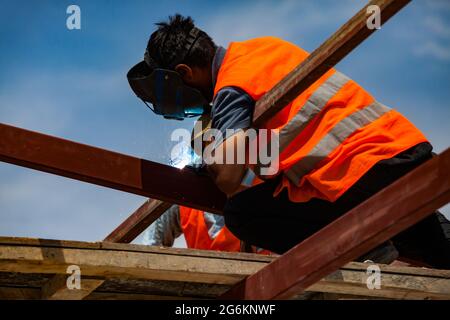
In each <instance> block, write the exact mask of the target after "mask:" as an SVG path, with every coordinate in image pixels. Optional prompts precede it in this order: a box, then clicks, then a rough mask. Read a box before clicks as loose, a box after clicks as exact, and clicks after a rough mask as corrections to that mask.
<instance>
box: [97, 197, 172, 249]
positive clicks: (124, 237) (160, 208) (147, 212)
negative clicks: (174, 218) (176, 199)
mask: <svg viewBox="0 0 450 320" xmlns="http://www.w3.org/2000/svg"><path fill="white" fill-rule="evenodd" d="M172 205H173V204H172V203H170V202H164V201H160V200H155V199H148V200H147V201H146V202H144V203H143V204H142V205H141V206H140V207H139V208H138V209H137V210H136V211H135V212H134V213H133V214H132V215H131V216H129V217H128V218H127V219H126V220H125V221H124V222H122V223H121V224H120V225H119V226H118V227H117V228H116V229H114V231H113V232H111V233H110V234H109V235H108V236H107V237H106V238H105V240H104V241H108V242H121V243H130V242H131V241H133V240H134V239H135V238H137V236H139V235H140V234H141V233H142V232H143V231H144V230H145V229H146V228H147V227H148V226H149V225H151V224H152V223H153V221H155V220H156V219H158V218H159V217H160V216H161V215H162V214H163V213H164V212H165V211H166V210H167V209H169V208H170V207H171V206H172Z"/></svg>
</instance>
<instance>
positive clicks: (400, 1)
mask: <svg viewBox="0 0 450 320" xmlns="http://www.w3.org/2000/svg"><path fill="white" fill-rule="evenodd" d="M409 2H410V0H374V1H370V2H369V3H368V4H367V5H366V6H365V7H364V8H363V9H361V10H360V11H359V12H358V13H357V14H356V15H355V16H353V18H351V19H350V20H349V21H348V22H347V23H345V24H344V25H343V26H342V27H341V28H340V29H339V30H338V31H336V32H335V33H334V34H333V35H332V36H331V37H330V38H328V40H326V41H325V42H324V43H323V44H322V45H321V46H320V47H318V48H317V49H316V50H314V51H313V52H312V53H311V54H310V55H309V56H308V58H307V59H306V60H305V61H303V62H302V63H301V64H299V65H298V66H297V67H296V68H295V69H294V70H293V71H291V72H290V73H289V74H288V75H287V76H286V77H285V78H283V79H282V80H281V81H280V82H279V83H278V84H277V85H275V86H274V87H273V88H272V89H271V90H270V91H269V92H267V93H266V94H265V95H264V96H262V97H261V99H259V100H258V101H257V103H256V106H255V112H254V114H253V124H254V125H255V126H256V127H260V126H262V125H263V124H264V123H265V122H266V121H267V120H269V119H270V118H272V117H273V116H274V115H275V114H276V113H277V112H278V111H280V110H281V109H283V107H285V106H286V105H288V104H289V103H290V102H291V101H292V100H293V99H295V98H296V97H297V96H298V95H299V94H300V93H302V92H303V91H305V90H306V89H307V88H308V87H309V86H311V85H312V84H313V83H314V82H315V81H316V80H317V79H319V78H320V77H321V76H322V75H323V74H325V73H326V72H327V71H328V70H329V69H331V68H332V67H334V66H335V65H336V64H337V63H338V62H339V61H341V60H342V59H343V58H344V57H345V56H346V55H347V54H348V53H350V52H351V51H352V50H353V49H354V48H356V47H357V46H358V45H359V44H360V43H361V42H363V41H364V40H365V39H366V38H368V37H369V36H370V35H371V34H372V33H373V32H374V31H376V29H372V30H371V29H369V28H368V27H367V25H366V20H367V19H368V17H369V16H368V14H367V8H368V6H370V5H377V6H378V7H379V8H380V13H381V15H380V17H381V24H383V23H385V22H386V21H387V20H389V19H390V18H391V17H392V16H393V15H395V14H396V13H397V12H398V11H400V10H401V9H402V8H403V7H404V6H406V5H407V4H408V3H409Z"/></svg>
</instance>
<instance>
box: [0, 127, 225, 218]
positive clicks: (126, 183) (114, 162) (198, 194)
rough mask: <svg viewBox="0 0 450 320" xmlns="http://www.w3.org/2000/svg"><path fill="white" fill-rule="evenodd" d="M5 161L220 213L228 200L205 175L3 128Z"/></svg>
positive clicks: (0, 149) (0, 142) (0, 144)
mask: <svg viewBox="0 0 450 320" xmlns="http://www.w3.org/2000/svg"><path fill="white" fill-rule="evenodd" d="M0 137H2V138H1V139H0V160H1V161H4V162H8V163H12V164H16V165H20V166H23V167H28V168H32V169H36V170H40V171H45V172H49V173H53V174H57V175H60V176H64V177H68V178H72V179H76V180H80V181H85V182H89V183H93V184H96V185H100V186H105V187H108V188H112V189H117V190H121V191H125V192H130V193H134V194H138V195H141V196H145V197H149V198H154V199H159V200H162V201H167V202H171V203H175V204H179V205H184V206H188V207H191V208H196V209H200V210H206V211H208V212H213V213H220V212H221V209H222V208H223V205H224V203H225V195H224V194H223V193H222V192H220V191H219V189H218V188H217V187H216V185H215V184H214V182H213V181H212V180H211V179H210V178H209V177H207V176H205V175H198V174H196V173H195V172H193V171H192V170H190V169H189V168H184V169H178V168H173V167H170V166H166V165H163V164H159V163H156V162H152V161H148V160H145V159H139V158H135V157H132V156H129V155H125V154H120V153H117V152H113V151H108V150H104V149H100V148H96V147H92V146H88V145H85V144H81V143H77V142H73V141H69V140H64V139H60V138H56V137H52V136H49V135H45V134H42V133H37V132H32V131H28V130H25V129H20V128H16V127H13V126H9V125H6V124H0Z"/></svg>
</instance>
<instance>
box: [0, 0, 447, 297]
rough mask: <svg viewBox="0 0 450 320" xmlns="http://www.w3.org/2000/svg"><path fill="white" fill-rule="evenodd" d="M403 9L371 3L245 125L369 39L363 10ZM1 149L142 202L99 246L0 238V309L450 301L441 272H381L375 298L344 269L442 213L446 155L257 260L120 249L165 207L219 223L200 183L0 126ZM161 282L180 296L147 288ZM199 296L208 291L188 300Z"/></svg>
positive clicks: (191, 176) (212, 196)
mask: <svg viewBox="0 0 450 320" xmlns="http://www.w3.org/2000/svg"><path fill="white" fill-rule="evenodd" d="M408 3H409V0H373V1H371V2H370V3H369V4H368V5H367V6H365V7H364V8H363V9H361V10H360V11H359V12H358V13H357V14H356V15H355V16H354V17H353V18H351V19H350V20H349V21H348V22H347V23H346V24H344V25H343V26H342V27H341V28H340V29H339V30H338V31H337V32H336V33H335V34H333V35H332V36H331V37H330V38H329V39H328V40H326V41H325V42H324V43H323V44H322V45H321V46H320V47H319V48H317V49H316V50H315V51H314V52H312V53H311V55H310V56H309V57H308V58H307V59H306V60H305V61H304V62H303V63H301V64H300V65H299V66H298V67H296V68H295V69H294V70H293V71H292V72H291V73H289V74H288V75H287V76H286V77H285V78H284V79H282V80H281V81H280V82H279V83H278V84H277V85H276V86H275V87H274V88H273V89H272V90H270V91H269V92H268V93H267V94H266V95H264V96H263V97H262V98H261V99H260V100H259V101H258V102H257V104H256V107H255V113H254V116H253V122H254V125H255V126H256V127H258V126H260V125H261V124H262V123H264V122H265V121H267V120H268V119H270V118H271V117H272V116H273V115H274V114H276V113H277V112H278V111H280V110H281V108H282V107H283V106H285V105H286V104H287V103H288V102H290V101H291V100H292V99H293V98H294V97H296V96H297V95H298V94H300V93H301V92H302V91H304V90H305V89H306V88H308V87H309V86H310V85H311V84H313V83H314V82H315V81H316V80H317V79H318V78H319V77H320V76H322V75H323V74H324V73H325V72H326V71H327V70H329V69H330V68H332V67H333V66H334V65H335V64H336V63H338V62H339V61H340V60H341V59H342V58H344V57H345V56H346V55H347V54H348V53H349V52H351V51H352V50H353V49H354V48H355V47H357V46H358V45H359V44H360V43H361V42H362V41H364V40H365V39H366V38H367V37H369V36H370V34H372V33H373V32H374V31H375V30H376V29H369V28H368V27H367V25H366V19H367V8H368V6H370V5H377V6H378V7H379V8H380V13H381V22H382V23H384V22H386V21H387V20H388V19H389V18H391V17H392V16H393V15H395V14H396V13H397V12H398V11H400V10H401V9H402V8H403V7H404V6H405V5H406V4H408ZM0 137H1V138H0V160H1V161H4V162H8V163H11V164H15V165H19V166H23V167H28V168H32V169H36V170H40V171H44V172H49V173H52V174H56V175H60V176H64V177H68V178H72V179H76V180H79V181H84V182H88V183H93V184H96V185H100V186H104V187H108V188H113V189H117V190H121V191H124V192H129V193H134V194H138V195H142V196H146V197H149V198H151V199H149V200H148V201H147V202H145V203H144V204H143V205H142V206H141V207H140V208H138V209H137V210H136V211H135V212H134V213H133V214H132V215H131V216H130V217H129V218H128V219H126V220H125V221H124V222H123V223H122V224H121V225H119V226H118V227H117V228H116V229H115V230H114V231H113V232H111V234H109V235H108V236H107V237H106V238H105V240H104V242H99V243H83V242H71V241H56V240H41V239H24V238H0V298H19V299H28V298H30V299H32V298H37V299H41V298H43V299H84V298H87V299H101V298H105V299H107V298H121V299H125V298H133V299H136V298H142V299H147V298H151V299H164V298H174V297H176V298H222V299H226V298H232V299H287V298H292V297H297V298H305V297H306V296H308V297H311V292H322V293H326V294H334V295H336V294H338V295H339V294H341V295H342V294H344V295H348V296H349V297H355V296H358V297H375V298H398V299H401V298H411V299H429V298H433V299H434V298H435V299H450V292H449V288H450V284H449V278H450V274H449V272H450V271H445V270H427V269H418V268H405V267H393V266H382V270H383V271H385V274H387V278H385V280H384V281H387V282H386V284H387V285H388V288H386V289H383V290H381V291H379V290H368V289H367V287H365V286H364V285H362V284H361V283H362V282H361V279H362V277H363V274H365V267H366V265H364V264H357V263H351V261H352V260H353V259H355V258H356V257H358V256H360V255H361V254H364V253H366V252H367V251H369V250H370V249H372V248H374V247H376V246H377V245H379V244H380V243H382V242H384V241H386V240H388V239H390V238H391V237H393V236H395V235H396V234H398V233H399V232H401V231H403V230H405V229H407V228H408V227H410V226H412V225H414V224H415V223H417V222H418V221H420V220H421V219H423V218H425V217H426V216H427V215H429V214H431V213H432V212H434V211H435V210H437V209H438V208H440V207H442V206H444V205H445V204H447V203H449V202H450V150H449V149H448V150H446V151H444V152H443V153H442V154H440V155H438V156H436V157H435V158H433V159H431V160H429V161H427V162H426V163H424V164H423V165H421V166H420V167H418V168H416V169H415V170H414V171H412V172H410V173H409V174H407V175H406V176H404V177H402V178H401V179H400V180H398V181H396V182H394V183H393V184H392V185H390V186H388V187H387V188H385V189H384V190H382V191H381V192H379V193H378V194H376V195H374V196H373V197H372V198H370V199H368V200H367V201H366V202H364V203H362V204H361V205H359V206H358V207H356V208H354V209H352V210H351V211H350V212H348V213H346V214H345V215H344V216H342V217H341V218H339V219H338V220H336V221H334V222H333V223H331V224H329V225H328V226H326V227H325V228H323V229H322V230H320V231H319V232H317V233H316V234H314V235H312V236H311V237H310V238H308V239H306V240H305V241H303V242H302V243H300V244H298V245H297V246H295V247H294V248H292V249H291V250H290V251H289V252H287V253H286V254H284V255H282V256H279V257H263V256H257V255H250V254H236V253H233V254H231V253H217V252H206V251H199V250H188V249H185V250H183V249H171V248H152V247H144V246H136V245H130V244H125V243H129V242H131V241H132V240H133V239H134V238H136V237H137V236H138V235H139V234H140V233H141V232H142V231H143V230H145V228H147V227H148V226H149V225H150V224H151V223H152V222H153V221H155V220H156V219H157V218H158V217H159V216H160V215H161V214H162V213H163V212H164V211H165V210H167V209H168V208H169V207H170V206H171V205H172V204H179V205H184V206H189V207H193V208H197V209H201V210H206V211H209V212H213V213H218V214H220V213H221V210H222V208H223V205H224V203H225V196H224V195H223V194H222V193H221V192H220V191H219V190H218V188H217V187H216V186H215V185H214V183H213V182H212V181H211V180H210V179H209V178H208V177H206V176H199V175H196V174H195V173H194V172H193V171H190V170H189V169H188V168H186V169H182V170H180V169H176V168H172V167H169V166H166V165H162V164H158V163H155V162H151V161H148V160H145V159H138V158H135V157H132V156H129V155H125V154H120V153H117V152H113V151H108V150H104V149H100V148H97V147H93V146H88V145H85V144H81V143H77V142H73V141H68V140H64V139H61V138H57V137H52V136H49V135H45V134H42V133H37V132H32V131H28V130H26V129H21V128H17V127H13V126H10V125H7V124H0ZM331 238H333V239H335V241H333V242H331V243H330V242H329V241H327V239H331ZM121 243H122V244H121ZM323 243H327V246H326V248H324V247H323ZM319 247H320V250H318V249H317V248H319ZM70 264H77V265H80V266H81V267H82V269H83V272H84V274H85V275H86V276H87V278H86V279H85V280H84V281H85V286H84V287H83V289H82V290H80V291H78V292H75V293H74V292H73V290H70V292H69V291H68V290H66V288H65V273H66V267H67V266H68V265H70ZM275 274H276V275H277V277H276V279H275V277H274V275H275ZM386 279H388V280H386ZM399 279H400V280H401V281H400V282H399ZM158 281H159V282H158ZM164 281H166V282H170V285H169V287H170V286H171V285H172V286H173V288H178V289H173V288H172V289H167V290H168V291H164V290H162V291H161V288H159V289H155V288H153V289H149V288H148V286H150V287H151V285H152V283H153V284H154V283H155V282H158V283H159V284H160V285H162V284H161V283H163V282H164ZM180 283H183V284H180ZM192 283H193V284H194V285H193V284H192ZM199 284H200V286H201V285H203V286H206V287H207V288H208V289H207V290H204V291H201V290H200V291H199V290H197V291H195V290H196V289H192V292H190V293H186V292H185V288H189V286H194V287H195V286H196V285H197V286H199ZM164 285H167V284H164ZM164 285H163V286H164ZM145 286H147V287H146V289H145V290H144V289H142V288H143V287H145ZM180 286H181V287H180ZM214 286H219V287H220V288H218V287H214ZM118 288H121V289H120V290H119V289H118ZM180 288H183V289H182V290H181V291H180ZM261 288H264V290H262V289H261ZM418 288H419V289H418ZM141 289H142V290H141ZM158 290H159V291H158ZM325 297H326V296H325ZM328 297H329V296H328ZM334 297H336V296H334Z"/></svg>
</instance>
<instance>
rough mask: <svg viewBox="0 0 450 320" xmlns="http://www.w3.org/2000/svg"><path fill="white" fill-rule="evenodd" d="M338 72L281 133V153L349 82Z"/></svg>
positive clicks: (319, 88)
mask: <svg viewBox="0 0 450 320" xmlns="http://www.w3.org/2000/svg"><path fill="white" fill-rule="evenodd" d="M349 80H350V79H349V78H348V77H347V76H345V75H344V74H342V73H340V72H338V71H336V72H335V73H333V74H332V75H331V76H330V77H329V78H328V79H327V80H326V81H325V82H324V83H323V84H322V85H321V86H320V87H318V88H317V90H316V91H314V93H313V94H312V95H311V96H310V97H309V99H308V100H307V101H306V103H305V104H304V105H303V106H302V107H301V108H300V110H299V111H298V113H297V114H296V115H295V116H294V117H293V118H292V119H291V120H289V122H288V123H287V124H286V125H285V126H284V127H283V128H282V129H281V131H280V152H281V151H283V150H284V149H285V148H286V147H287V146H288V145H289V144H290V142H291V141H292V140H294V139H295V137H297V136H298V135H299V133H300V132H301V131H303V129H304V128H305V127H306V126H307V125H308V124H309V123H310V122H311V120H312V119H314V118H315V117H316V115H317V114H319V113H320V111H322V109H323V107H325V105H326V104H327V102H328V101H329V100H330V99H331V98H332V97H333V96H334V95H335V94H336V93H337V92H338V91H339V90H340V89H341V88H342V87H343V86H344V85H345V84H346V83H347V82H348V81H349Z"/></svg>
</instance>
